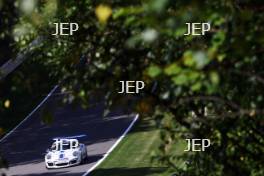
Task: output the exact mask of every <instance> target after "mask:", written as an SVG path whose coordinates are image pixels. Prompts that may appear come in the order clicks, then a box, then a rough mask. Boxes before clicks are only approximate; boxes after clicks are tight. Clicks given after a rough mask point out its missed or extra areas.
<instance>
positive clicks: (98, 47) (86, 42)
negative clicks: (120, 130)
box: [0, 0, 264, 176]
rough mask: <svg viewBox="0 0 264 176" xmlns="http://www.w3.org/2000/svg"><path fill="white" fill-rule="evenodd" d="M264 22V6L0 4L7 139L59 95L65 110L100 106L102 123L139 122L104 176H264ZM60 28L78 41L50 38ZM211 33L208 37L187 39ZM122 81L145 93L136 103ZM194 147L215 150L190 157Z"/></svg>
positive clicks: (0, 110) (140, 0) (47, 116)
mask: <svg viewBox="0 0 264 176" xmlns="http://www.w3.org/2000/svg"><path fill="white" fill-rule="evenodd" d="M263 12H264V3H263V2H262V1H261V0H253V1H250V0H236V1H232V0H218V1H208V0H206V1H200V0H193V1H189V0H178V1H175V0H110V1H109V0H108V1H106V0H105V1H104V0H98V1H92V0H82V1H75V0H67V1H65V0H39V1H36V0H17V1H16V0H0V66H2V67H1V70H0V78H1V80H0V136H2V137H3V136H4V135H5V134H6V133H8V131H10V130H11V129H12V128H14V127H15V126H16V125H17V124H18V123H19V122H20V121H22V120H23V119H24V118H25V117H26V115H27V114H28V113H29V112H31V110H32V109H33V108H34V107H35V106H36V105H37V104H38V103H39V102H40V101H41V100H42V99H43V98H44V97H45V96H46V95H47V94H48V92H49V91H50V90H51V89H52V88H53V87H54V85H56V84H58V83H61V89H62V90H63V91H65V92H66V91H70V92H71V93H70V95H69V98H68V99H65V102H67V101H71V102H77V103H80V102H81V103H82V106H83V107H87V106H88V105H89V103H88V102H89V99H90V98H91V97H101V96H104V98H105V101H106V105H107V106H106V109H105V113H106V114H107V112H108V111H109V110H110V109H111V108H113V107H116V106H120V104H122V106H125V105H127V107H128V108H129V110H130V111H134V112H138V113H139V114H140V122H139V124H137V126H136V127H135V130H136V131H138V132H139V133H133V134H132V135H130V136H128V138H127V139H125V142H124V143H122V145H121V146H119V147H118V148H117V149H116V150H115V151H114V153H113V154H112V155H111V156H110V158H109V159H108V160H106V162H104V163H103V165H102V166H101V170H100V169H98V170H96V171H95V172H94V175H96V176H101V175H113V176H114V175H115V176H116V175H118V173H119V174H120V173H123V175H124V174H126V175H128V176H129V175H133V174H134V175H149V176H150V175H168V174H176V175H177V174H180V175H191V176H195V175H197V176H198V175H212V176H218V175H219V176H220V175H227V176H234V175H241V176H244V175H245V176H247V175H250V176H261V175H264V169H263V168H264V167H263V163H264V158H263V157H262V156H263V153H264V138H263V136H264V120H263V115H264V111H263V106H264V91H263V90H264V72H263V70H264V58H263V52H264V48H263V43H264V13H263ZM62 22H65V23H78V25H79V30H78V31H76V32H74V33H73V35H71V36H53V35H51V34H52V33H54V32H55V28H54V24H53V23H62ZM204 22H208V23H210V24H211V30H210V31H209V32H207V33H206V34H205V35H201V36H192V35H189V36H185V35H184V34H185V33H186V32H187V28H186V23H204ZM12 61H19V64H17V62H12ZM7 62H11V64H9V65H8V66H5V67H4V64H6V63H7ZM121 80H142V81H144V82H145V84H146V87H145V89H144V90H143V91H142V92H140V95H138V96H137V98H136V100H134V99H135V97H131V95H124V94H118V93H117V90H118V89H119V81H121ZM131 99H133V101H132V102H133V103H131ZM129 102H130V103H129ZM42 121H43V122H44V123H52V113H51V112H49V111H43V114H42ZM186 138H208V139H211V142H212V146H211V147H210V149H209V150H207V151H206V152H183V149H184V148H185V144H184V142H185V140H184V139H186ZM1 152H4V151H1ZM131 158H133V159H131ZM0 159H1V161H0V164H1V165H0V167H7V166H8V164H7V163H8V158H0ZM153 165H154V166H155V167H154V169H153V168H152V167H151V166H153ZM124 167H125V168H127V169H122V168H124ZM157 168H158V169H157ZM105 173H107V174H105ZM131 173H133V174H131ZM120 175H121V174H120Z"/></svg>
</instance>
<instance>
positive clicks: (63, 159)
mask: <svg viewBox="0 0 264 176" xmlns="http://www.w3.org/2000/svg"><path fill="white" fill-rule="evenodd" d="M54 140H55V142H54V143H53V144H52V146H51V148H49V149H47V153H46V155H45V164H46V168H47V169H51V168H62V167H69V166H74V165H79V164H81V163H83V162H84V161H86V160H87V149H86V146H85V145H84V144H82V143H79V141H78V140H77V139H69V138H57V139H54Z"/></svg>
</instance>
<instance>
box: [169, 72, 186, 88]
mask: <svg viewBox="0 0 264 176" xmlns="http://www.w3.org/2000/svg"><path fill="white" fill-rule="evenodd" d="M172 81H173V82H174V84H176V85H179V86H181V85H186V84H187V83H188V77H187V76H186V75H185V74H180V75H178V76H174V77H173V78H172Z"/></svg>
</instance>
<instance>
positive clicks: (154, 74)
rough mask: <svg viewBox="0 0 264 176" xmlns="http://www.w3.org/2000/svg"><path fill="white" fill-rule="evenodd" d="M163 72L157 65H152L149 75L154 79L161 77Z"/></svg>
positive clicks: (148, 71)
mask: <svg viewBox="0 0 264 176" xmlns="http://www.w3.org/2000/svg"><path fill="white" fill-rule="evenodd" d="M161 72H162V70H161V69H160V68H159V67H158V66H156V65H152V66H150V67H149V68H148V69H147V74H148V75H149V76H150V77H152V78H155V77H157V76H159V75H160V74H161Z"/></svg>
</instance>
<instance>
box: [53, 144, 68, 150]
mask: <svg viewBox="0 0 264 176" xmlns="http://www.w3.org/2000/svg"><path fill="white" fill-rule="evenodd" d="M70 148H71V147H70V143H69V142H63V143H60V142H54V143H53V144H52V146H51V150H52V151H59V150H69V149H70Z"/></svg>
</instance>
